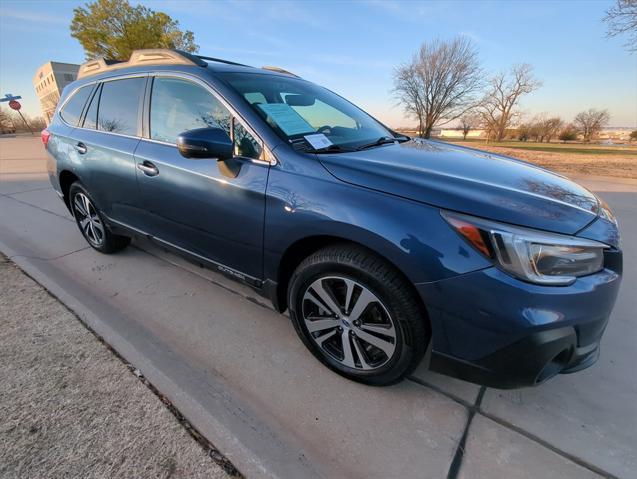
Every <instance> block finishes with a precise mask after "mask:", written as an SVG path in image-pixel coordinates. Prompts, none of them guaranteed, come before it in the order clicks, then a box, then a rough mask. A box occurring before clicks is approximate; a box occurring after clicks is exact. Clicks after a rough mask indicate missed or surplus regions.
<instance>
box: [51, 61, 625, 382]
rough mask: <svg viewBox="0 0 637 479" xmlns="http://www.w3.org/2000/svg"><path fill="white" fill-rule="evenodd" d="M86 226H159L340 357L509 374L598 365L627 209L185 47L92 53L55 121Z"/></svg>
mask: <svg viewBox="0 0 637 479" xmlns="http://www.w3.org/2000/svg"><path fill="white" fill-rule="evenodd" d="M42 139H43V142H44V143H45V145H46V149H47V151H48V153H49V162H48V172H49V175H50V179H51V182H52V184H53V186H54V188H55V190H56V191H57V192H58V194H59V196H60V197H61V198H62V199H63V201H64V202H65V204H66V205H67V207H68V208H69V210H70V211H71V213H72V214H73V217H74V218H75V221H76V222H77V225H78V227H79V229H80V231H81V233H82V234H83V235H84V237H85V238H86V241H87V242H88V243H89V244H90V245H91V246H92V247H93V248H95V249H96V250H97V251H100V252H102V253H114V252H116V251H118V250H121V249H122V248H124V247H126V246H127V245H128V244H129V243H130V241H131V237H133V236H136V235H141V236H144V237H146V238H149V239H151V240H152V241H155V242H157V243H159V244H160V245H162V246H164V247H166V248H169V249H172V250H173V251H175V252H177V253H179V254H182V255H184V256H186V257H188V258H190V259H191V260H192V261H194V262H197V263H199V264H201V265H203V266H206V267H210V268H213V269H215V270H217V271H219V272H221V273H223V274H225V275H228V276H230V277H232V278H234V279H236V280H238V281H241V282H243V283H245V284H247V285H249V286H251V287H253V288H254V289H256V290H257V291H258V292H259V293H260V294H262V295H264V296H266V297H268V298H270V299H271V300H272V303H273V305H274V307H275V309H277V310H278V311H280V312H284V311H285V310H286V309H287V310H289V313H290V318H291V320H292V324H293V325H294V328H295V329H296V331H297V333H298V335H299V337H300V338H301V340H302V341H303V343H304V344H305V345H306V346H307V348H308V349H309V350H310V351H311V352H312V354H314V356H316V358H318V359H319V360H320V361H321V362H323V363H324V364H325V365H326V366H328V367H329V368H331V369H332V370H334V371H336V372H338V373H339V374H342V375H343V376H346V377H348V378H350V379H354V380H357V381H360V382H363V383H367V384H374V385H386V384H391V383H394V382H396V381H398V380H400V379H401V378H403V377H404V376H405V375H407V374H409V373H410V372H411V371H412V370H413V369H414V368H415V367H416V366H417V365H418V364H419V363H420V362H421V360H423V357H424V356H425V352H427V351H430V352H431V354H430V355H428V358H429V359H428V360H429V367H430V368H431V369H433V370H437V371H440V372H443V373H446V374H449V375H452V376H456V377H460V378H463V379H466V380H470V381H474V382H478V383H481V384H486V385H490V386H494V387H501V388H513V387H520V386H530V385H534V384H538V383H541V382H543V381H545V380H547V379H548V378H550V377H552V376H554V375H556V374H558V373H570V372H574V371H578V370H580V369H583V368H586V367H588V366H590V365H591V364H593V363H594V362H595V361H596V359H597V357H598V355H599V343H600V339H601V336H602V333H603V332H604V328H605V326H606V323H607V321H608V317H609V315H610V312H611V310H612V307H613V304H614V302H615V298H616V296H617V292H618V289H619V284H620V279H621V270H622V254H621V251H620V241H619V232H618V228H617V223H616V221H615V218H614V217H613V214H612V213H611V211H610V210H609V208H608V207H607V206H606V204H604V202H603V201H602V200H600V199H599V198H598V197H596V196H595V195H594V194H593V193H591V192H590V191H588V190H586V189H584V188H582V187H581V186H579V185H577V184H575V183H573V182H571V181H569V180H567V179H566V178H564V177H562V176H559V175H556V174H554V173H551V172H549V171H546V170H544V169H542V168H539V167H536V166H533V165H530V164H528V163H525V162H522V161H518V160H515V159H512V158H507V157H503V156H499V155H494V154H490V153H483V152H479V151H476V150H473V149H468V148H462V147H457V146H451V145H447V144H444V143H440V142H435V141H423V140H420V139H412V138H410V137H407V136H405V135H402V134H399V133H397V132H394V131H392V130H391V129H390V128H387V127H386V126H384V125H383V124H381V123H380V122H378V121H377V120H375V119H374V118H372V117H371V116H369V115H368V114H366V113H365V112H363V111H361V110H360V109H359V108H357V107H356V106H354V105H353V104H351V103H349V102H348V101H347V100H345V99H343V98H342V97H340V96H338V95H337V94H335V93H333V92H331V91H329V90H326V89H325V88H321V87H319V86H317V85H315V84H313V83H310V82H308V81H305V80H302V79H300V78H298V77H297V76H296V75H294V74H292V73H289V72H287V71H285V70H281V69H278V68H274V67H264V68H254V67H249V66H245V65H239V64H236V63H233V62H229V61H224V60H219V59H215V58H209V57H203V56H194V55H189V54H186V53H183V52H179V51H174V50H139V51H135V52H134V53H133V55H132V56H131V58H130V60H129V61H127V62H112V61H105V60H103V59H98V60H94V61H90V62H88V63H85V64H84V65H82V67H81V68H80V74H79V79H78V80H77V81H76V82H74V83H72V84H71V85H69V86H68V87H67V88H66V89H65V91H64V94H63V98H62V99H61V101H60V104H59V106H58V109H57V111H56V113H55V116H54V118H53V121H52V123H51V125H50V127H49V128H48V129H47V130H45V131H44V132H43V133H42Z"/></svg>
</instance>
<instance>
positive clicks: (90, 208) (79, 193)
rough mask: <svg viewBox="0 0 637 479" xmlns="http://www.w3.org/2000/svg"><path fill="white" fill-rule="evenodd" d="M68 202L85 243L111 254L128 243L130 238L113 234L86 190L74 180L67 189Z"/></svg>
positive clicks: (101, 251)
mask: <svg viewBox="0 0 637 479" xmlns="http://www.w3.org/2000/svg"><path fill="white" fill-rule="evenodd" d="M69 204H70V205H71V211H72V213H73V217H74V218H75V222H76V223H77V227H78V228H79V229H80V232H81V233H82V236H84V239H85V240H86V241H87V243H88V244H89V245H90V246H91V247H92V248H93V249H95V250H97V251H99V252H100V253H105V254H111V253H115V252H117V251H120V250H122V249H124V248H126V246H128V245H129V244H130V241H131V240H130V238H128V237H126V236H119V235H115V234H113V233H112V232H111V231H110V230H109V229H108V227H107V226H106V223H105V222H104V218H103V216H102V214H101V213H100V211H99V209H98V208H97V206H96V205H95V201H93V198H92V197H91V195H90V193H89V192H88V190H87V189H86V188H85V187H84V185H82V183H80V182H79V181H76V182H75V183H73V184H72V185H71V188H70V189H69Z"/></svg>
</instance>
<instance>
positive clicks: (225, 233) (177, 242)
mask: <svg viewBox="0 0 637 479" xmlns="http://www.w3.org/2000/svg"><path fill="white" fill-rule="evenodd" d="M202 127H220V128H224V129H225V130H226V131H227V132H228V134H229V135H230V136H232V137H233V138H234V139H235V155H236V157H235V158H234V159H233V162H232V165H228V164H227V163H225V162H218V161H217V160H215V159H188V158H184V157H183V156H181V154H180V153H179V151H178V149H177V147H176V146H175V142H176V138H177V136H178V135H179V133H181V132H183V131H187V130H191V129H194V128H202ZM148 133H149V135H148V136H149V137H150V138H149V139H142V141H141V142H140V144H139V146H138V147H137V150H136V152H135V161H136V165H137V179H138V184H139V188H140V192H141V196H142V201H143V204H144V207H145V209H146V211H147V215H148V223H149V225H150V226H149V231H148V233H150V234H152V235H153V236H155V237H157V238H158V239H160V240H162V241H164V242H167V243H169V244H170V245H172V246H176V247H177V248H181V249H184V250H187V251H189V252H192V253H195V254H196V255H198V256H200V257H202V258H205V259H207V260H210V261H213V262H214V263H217V265H218V268H219V269H220V270H222V271H224V272H226V273H230V274H233V275H236V276H239V277H242V276H243V279H247V280H250V279H260V278H261V277H262V267H263V266H262V248H263V218H264V210H265V189H266V184H267V178H268V171H269V165H268V164H267V163H266V162H264V161H260V159H261V158H262V154H263V151H262V150H263V147H262V144H261V143H260V142H259V141H258V140H257V139H256V138H254V136H253V135H251V134H250V133H249V132H248V131H247V129H245V128H244V127H243V126H242V125H241V124H239V123H238V121H236V120H235V119H234V118H233V117H232V115H231V114H230V112H229V111H228V109H226V108H225V107H224V106H223V104H222V103H221V102H220V101H219V100H218V99H217V98H216V97H215V96H214V95H213V94H212V93H211V92H210V91H209V90H208V89H207V88H205V87H204V86H202V85H200V84H198V83H195V82H193V81H190V80H187V79H183V78H177V77H170V76H165V77H164V76H157V77H155V78H154V80H153V84H152V92H151V97H150V114H149V127H148ZM254 160H256V161H254Z"/></svg>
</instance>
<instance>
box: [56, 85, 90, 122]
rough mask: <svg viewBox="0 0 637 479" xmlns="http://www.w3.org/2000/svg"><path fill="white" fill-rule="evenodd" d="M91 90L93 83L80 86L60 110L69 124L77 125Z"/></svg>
mask: <svg viewBox="0 0 637 479" xmlns="http://www.w3.org/2000/svg"><path fill="white" fill-rule="evenodd" d="M91 90H93V85H86V86H83V87H81V88H79V89H78V90H77V91H76V92H75V93H74V94H73V96H72V97H71V98H70V99H69V101H67V102H66V104H65V105H64V107H63V108H62V109H61V110H60V116H61V117H62V119H63V120H64V121H65V122H67V123H68V124H69V125H73V126H77V124H78V122H79V121H80V116H82V110H83V109H84V105H85V104H86V100H88V97H89V95H90V94H91Z"/></svg>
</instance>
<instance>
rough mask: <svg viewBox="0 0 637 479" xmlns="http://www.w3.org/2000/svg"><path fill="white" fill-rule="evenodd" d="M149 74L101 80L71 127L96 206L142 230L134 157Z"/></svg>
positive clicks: (142, 223)
mask: <svg viewBox="0 0 637 479" xmlns="http://www.w3.org/2000/svg"><path fill="white" fill-rule="evenodd" d="M147 78H148V77H147V76H146V75H143V76H134V77H126V78H121V79H112V80H110V79H109V80H105V81H102V82H101V83H99V84H98V85H97V88H96V89H95V91H94V92H93V96H92V99H91V102H90V104H89V105H88V107H87V109H86V112H85V114H84V118H83V119H82V122H81V126H80V127H78V128H76V129H75V130H74V131H73V134H72V136H73V140H74V148H75V150H76V152H77V156H78V158H79V160H80V161H81V163H82V165H83V171H84V174H83V175H82V176H81V178H82V180H83V181H84V182H85V183H86V185H85V186H86V187H87V189H88V190H89V192H90V193H91V195H92V196H93V198H94V200H95V202H96V203H97V205H98V207H99V208H100V210H101V211H102V212H103V213H104V214H105V215H106V216H107V217H108V218H109V219H111V220H115V221H117V222H119V223H124V224H125V225H128V226H133V227H136V228H140V229H143V227H144V220H145V218H146V216H145V214H144V211H143V209H142V208H141V204H140V195H139V188H138V186H137V178H136V169H135V158H134V156H133V154H134V153H135V149H136V148H137V145H138V144H139V141H140V138H141V109H142V105H143V98H144V93H145V88H146V81H147Z"/></svg>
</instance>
